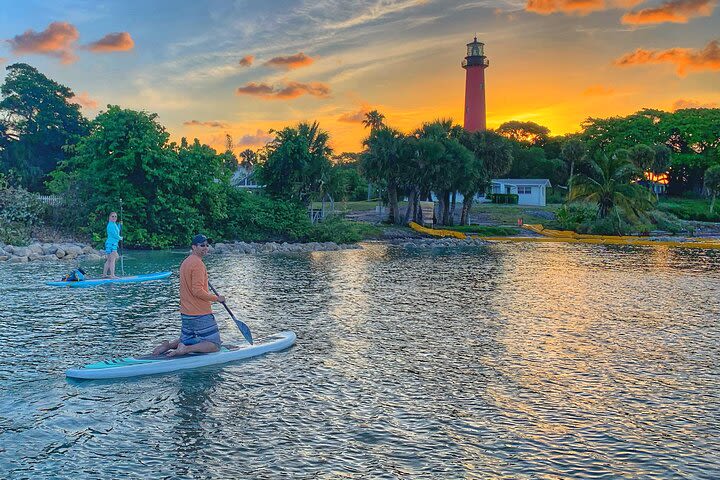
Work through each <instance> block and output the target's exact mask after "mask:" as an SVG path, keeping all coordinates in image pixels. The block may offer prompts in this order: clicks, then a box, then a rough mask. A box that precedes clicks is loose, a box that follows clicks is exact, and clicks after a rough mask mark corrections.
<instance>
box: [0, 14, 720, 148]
mask: <svg viewBox="0 0 720 480" xmlns="http://www.w3.org/2000/svg"><path fill="white" fill-rule="evenodd" d="M476 33H477V36H478V40H480V41H482V42H484V43H485V53H486V55H487V57H488V59H489V60H490V67H489V68H488V70H487V71H486V78H487V107H488V126H489V127H490V128H494V127H497V126H498V125H500V124H501V123H502V122H505V121H508V120H531V121H534V122H537V123H540V124H542V125H546V126H548V127H549V128H550V129H551V131H552V133H553V134H562V133H567V132H572V131H576V130H577V129H578V128H579V125H580V123H581V122H582V121H583V119H585V118H587V117H589V116H593V117H606V116H612V115H627V114H629V113H632V112H634V111H637V110H639V109H641V108H644V107H651V108H660V109H664V110H673V109H676V108H682V107H691V106H715V107H717V106H720V8H718V7H717V5H716V1H713V0H670V1H656V0H650V1H642V0H527V1H506V2H502V1H501V2H490V1H470V2H461V1H454V0H395V1H393V0H373V1H365V2H363V1H357V0H308V1H302V0H294V1H291V0H282V1H274V0H268V1H256V0H246V1H243V0H235V1H230V0H210V1H203V2H198V1H194V0H193V1H190V0H125V1H103V0H97V1H84V0H25V1H24V2H11V1H9V0H2V9H0V38H1V39H2V40H3V41H2V42H0V65H1V66H2V67H3V71H2V73H1V74H0V81H3V80H4V76H5V71H4V67H5V66H7V65H9V64H12V63H15V62H25V63H29V64H31V65H33V66H34V67H36V68H38V69H39V70H40V71H41V72H43V73H44V74H46V75H47V76H49V77H50V78H52V79H54V80H56V81H58V82H60V83H62V84H64V85H67V86H69V87H70V88H72V89H73V91H74V92H75V93H76V94H77V99H78V102H79V103H81V105H83V111H84V113H85V115H86V116H88V117H90V118H93V117H94V116H95V115H96V114H97V113H98V112H99V111H101V110H103V109H104V108H105V106H106V105H107V104H117V105H120V106H121V107H124V108H133V109H141V110H146V111H149V112H155V113H158V114H159V121H160V123H162V124H163V125H164V126H165V127H166V128H167V129H168V131H169V132H170V134H171V135H172V138H173V139H175V140H178V139H179V138H180V137H182V136H187V137H189V138H193V137H197V138H199V139H200V140H201V141H203V142H205V143H209V144H210V145H212V146H214V147H216V148H222V146H223V145H224V142H225V134H226V133H229V134H230V135H231V136H232V138H233V140H234V142H235V144H236V145H237V149H238V150H240V149H244V148H247V147H249V148H257V147H259V146H261V145H263V144H264V143H265V142H266V141H267V140H268V139H269V138H270V137H269V135H268V133H267V132H268V130H269V129H271V128H274V129H280V128H282V127H284V126H288V125H292V124H294V123H297V122H298V121H303V120H306V121H313V120H317V121H319V122H320V125H321V127H322V128H324V129H325V130H327V131H329V132H330V134H331V143H332V146H333V147H334V148H335V149H336V150H337V151H338V152H340V151H359V150H360V149H361V142H362V139H363V137H364V136H365V135H366V133H367V132H366V131H365V130H364V128H363V126H362V124H361V123H359V121H360V119H361V118H362V116H363V113H364V112H367V111H368V110H372V109H378V110H379V111H380V112H382V113H383V114H385V116H386V122H387V123H388V124H390V125H392V126H394V127H396V128H399V129H400V130H403V131H410V130H412V129H414V128H416V127H418V126H419V125H420V123H421V122H423V121H429V120H432V119H435V118H440V117H450V118H453V119H454V120H455V121H456V122H458V123H462V113H463V102H464V88H465V71H464V70H463V69H462V68H461V67H460V61H461V60H462V59H463V57H464V55H465V44H466V43H468V42H470V41H472V38H473V35H474V34H476Z"/></svg>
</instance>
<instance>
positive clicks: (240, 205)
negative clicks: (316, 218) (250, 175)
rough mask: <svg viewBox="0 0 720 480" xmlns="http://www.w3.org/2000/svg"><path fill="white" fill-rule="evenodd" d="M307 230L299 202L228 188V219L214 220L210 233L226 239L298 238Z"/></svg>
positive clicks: (306, 232)
mask: <svg viewBox="0 0 720 480" xmlns="http://www.w3.org/2000/svg"><path fill="white" fill-rule="evenodd" d="M311 230H312V224H311V223H310V218H309V217H308V214H307V210H306V209H305V207H303V206H302V205H300V204H298V203H295V202H291V201H285V200H275V199H272V198H270V197H266V196H264V195H257V194H253V193H249V192H244V191H241V190H236V189H234V188H232V189H231V190H230V191H229V192H228V218H227V220H225V221H222V222H216V223H215V225H214V228H212V231H211V234H213V235H215V236H216V238H221V239H223V240H229V241H232V240H242V241H257V240H300V239H303V238H305V237H307V236H308V235H309V234H310V231H311Z"/></svg>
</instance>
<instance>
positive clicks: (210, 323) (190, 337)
mask: <svg viewBox="0 0 720 480" xmlns="http://www.w3.org/2000/svg"><path fill="white" fill-rule="evenodd" d="M180 318H181V319H182V331H181V333H180V343H182V344H183V345H195V344H196V343H200V342H211V343H214V344H215V345H217V346H218V348H220V345H221V344H222V341H221V340H220V330H218V325H217V322H216V321H215V315H213V314H212V313H209V314H207V315H185V314H184V313H181V314H180Z"/></svg>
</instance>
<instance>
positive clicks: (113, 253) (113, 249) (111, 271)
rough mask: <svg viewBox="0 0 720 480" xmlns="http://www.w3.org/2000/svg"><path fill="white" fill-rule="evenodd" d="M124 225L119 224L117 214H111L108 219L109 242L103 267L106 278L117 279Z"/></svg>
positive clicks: (106, 242)
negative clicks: (117, 262) (117, 263)
mask: <svg viewBox="0 0 720 480" xmlns="http://www.w3.org/2000/svg"><path fill="white" fill-rule="evenodd" d="M121 228H122V223H120V224H118V223H117V213H116V212H111V213H110V216H109V217H108V224H107V229H106V230H107V240H105V254H106V255H107V257H106V259H105V266H104V267H103V277H104V278H117V277H116V276H115V262H116V261H117V259H118V257H119V255H118V251H117V250H118V244H119V243H120V240H122V237H121V236H120V229H121Z"/></svg>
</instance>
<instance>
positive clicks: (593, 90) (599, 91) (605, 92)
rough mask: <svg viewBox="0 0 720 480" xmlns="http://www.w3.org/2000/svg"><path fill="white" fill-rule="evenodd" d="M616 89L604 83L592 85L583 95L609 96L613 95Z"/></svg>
mask: <svg viewBox="0 0 720 480" xmlns="http://www.w3.org/2000/svg"><path fill="white" fill-rule="evenodd" d="M614 93H615V90H614V89H613V88H610V87H605V86H603V85H590V86H589V87H588V88H586V89H585V90H584V91H583V93H582V94H583V95H584V96H586V97H607V96H610V95H613V94H614Z"/></svg>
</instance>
